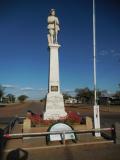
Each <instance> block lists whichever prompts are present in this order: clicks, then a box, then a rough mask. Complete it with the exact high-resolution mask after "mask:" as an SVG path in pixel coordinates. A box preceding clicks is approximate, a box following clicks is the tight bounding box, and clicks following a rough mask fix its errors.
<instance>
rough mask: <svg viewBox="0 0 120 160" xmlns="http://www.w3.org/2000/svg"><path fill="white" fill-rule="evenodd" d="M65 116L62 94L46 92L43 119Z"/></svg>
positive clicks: (55, 118)
mask: <svg viewBox="0 0 120 160" xmlns="http://www.w3.org/2000/svg"><path fill="white" fill-rule="evenodd" d="M65 116H67V113H66V112H65V109H64V100H63V95H62V94H60V93H48V95H47V100H46V111H45V113H44V120H48V119H52V120H57V119H60V118H63V117H65Z"/></svg>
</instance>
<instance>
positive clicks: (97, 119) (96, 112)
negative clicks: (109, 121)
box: [93, 0, 101, 137]
mask: <svg viewBox="0 0 120 160" xmlns="http://www.w3.org/2000/svg"><path fill="white" fill-rule="evenodd" d="M95 18H96V17H95V0H93V60H94V62H93V63H94V127H95V129H98V128H100V115H99V106H98V105H97V92H96V28H95ZM95 136H96V137H100V136H101V134H100V132H95Z"/></svg>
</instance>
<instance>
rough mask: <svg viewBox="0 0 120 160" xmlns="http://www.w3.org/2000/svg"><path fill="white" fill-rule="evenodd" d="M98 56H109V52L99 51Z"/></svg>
mask: <svg viewBox="0 0 120 160" xmlns="http://www.w3.org/2000/svg"><path fill="white" fill-rule="evenodd" d="M98 54H99V55H100V56H106V55H108V54H109V52H108V51H107V50H101V51H100V52H99V53H98Z"/></svg>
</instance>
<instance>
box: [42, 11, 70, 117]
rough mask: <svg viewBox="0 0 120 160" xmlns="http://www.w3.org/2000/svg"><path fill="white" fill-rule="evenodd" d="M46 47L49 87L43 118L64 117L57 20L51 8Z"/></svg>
mask: <svg viewBox="0 0 120 160" xmlns="http://www.w3.org/2000/svg"><path fill="white" fill-rule="evenodd" d="M47 21H48V27H47V28H48V35H47V37H48V48H49V53H50V67H49V88H48V94H47V99H46V108H45V112H44V119H53V120H56V119H60V117H65V116H66V115H67V113H66V112H65V109H64V100H63V95H62V94H61V93H60V80H59V55H58V54H59V52H58V50H59V48H60V45H59V44H58V40H57V39H58V32H59V31H60V28H59V20H58V17H56V13H55V9H51V11H50V15H49V16H48V20H47Z"/></svg>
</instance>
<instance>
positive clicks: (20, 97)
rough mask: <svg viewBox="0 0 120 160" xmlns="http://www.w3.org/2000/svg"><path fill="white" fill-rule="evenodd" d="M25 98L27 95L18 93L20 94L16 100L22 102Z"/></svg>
mask: <svg viewBox="0 0 120 160" xmlns="http://www.w3.org/2000/svg"><path fill="white" fill-rule="evenodd" d="M27 98H29V97H28V96H26V95H20V96H19V97H18V100H19V101H20V102H24V101H25V100H26V99H27Z"/></svg>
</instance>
